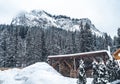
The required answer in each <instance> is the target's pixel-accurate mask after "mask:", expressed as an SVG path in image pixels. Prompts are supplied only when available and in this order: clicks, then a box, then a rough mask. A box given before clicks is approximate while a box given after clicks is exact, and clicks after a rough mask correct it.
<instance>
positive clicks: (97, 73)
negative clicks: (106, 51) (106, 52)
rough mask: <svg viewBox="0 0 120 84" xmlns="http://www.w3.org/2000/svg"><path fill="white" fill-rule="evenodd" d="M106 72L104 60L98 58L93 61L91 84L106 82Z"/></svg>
mask: <svg viewBox="0 0 120 84" xmlns="http://www.w3.org/2000/svg"><path fill="white" fill-rule="evenodd" d="M107 82H108V72H107V68H106V66H105V64H104V62H103V61H102V60H101V59H100V60H99V61H98V63H93V84H107Z"/></svg>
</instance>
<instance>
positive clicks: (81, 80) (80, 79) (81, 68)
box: [77, 60, 87, 84]
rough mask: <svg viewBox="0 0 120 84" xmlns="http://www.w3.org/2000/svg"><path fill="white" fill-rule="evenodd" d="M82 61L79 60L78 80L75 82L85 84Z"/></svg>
mask: <svg viewBox="0 0 120 84" xmlns="http://www.w3.org/2000/svg"><path fill="white" fill-rule="evenodd" d="M84 67H85V66H84V62H83V60H80V62H79V72H78V73H79V75H78V81H77V84H86V82H87V81H86V74H85V70H84Z"/></svg>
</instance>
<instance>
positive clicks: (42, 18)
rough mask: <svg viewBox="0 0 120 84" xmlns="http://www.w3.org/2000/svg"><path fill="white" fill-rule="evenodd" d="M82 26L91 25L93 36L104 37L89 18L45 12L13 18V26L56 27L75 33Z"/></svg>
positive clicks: (24, 13) (28, 13)
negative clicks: (76, 17) (75, 17)
mask: <svg viewBox="0 0 120 84" xmlns="http://www.w3.org/2000/svg"><path fill="white" fill-rule="evenodd" d="M81 22H82V25H83V27H84V25H85V24H86V23H87V24H89V26H90V28H91V31H92V32H93V34H96V35H98V36H102V35H103V33H102V32H100V31H99V30H98V29H97V28H96V27H95V26H94V25H93V24H92V23H91V21H90V20H89V19H88V18H82V19H74V18H70V17H67V16H63V15H58V16H55V15H51V14H49V13H47V12H45V11H43V10H33V11H31V12H22V13H20V14H18V15H17V17H15V18H13V20H12V22H11V24H13V25H23V26H43V27H44V28H48V27H56V28H62V29H65V30H70V31H75V30H80V23H81Z"/></svg>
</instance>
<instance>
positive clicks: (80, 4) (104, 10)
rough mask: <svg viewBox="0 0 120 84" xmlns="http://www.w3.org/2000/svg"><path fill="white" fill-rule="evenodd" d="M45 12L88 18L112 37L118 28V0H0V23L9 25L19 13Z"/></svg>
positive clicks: (119, 18) (119, 8)
mask: <svg viewBox="0 0 120 84" xmlns="http://www.w3.org/2000/svg"><path fill="white" fill-rule="evenodd" d="M33 9H40V10H45V11H46V12H48V13H50V14H55V15H59V14H60V15H67V16H70V17H72V18H89V19H90V20H91V21H92V23H93V24H94V25H95V26H96V28H98V29H99V30H100V31H102V32H107V33H108V34H110V35H111V36H112V37H113V35H116V33H117V29H118V27H120V0H0V23H1V24H9V23H10V22H11V20H12V18H13V17H15V16H16V15H17V14H18V13H19V12H21V11H30V10H33Z"/></svg>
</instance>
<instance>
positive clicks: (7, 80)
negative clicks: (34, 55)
mask: <svg viewBox="0 0 120 84" xmlns="http://www.w3.org/2000/svg"><path fill="white" fill-rule="evenodd" d="M0 84H76V79H72V78H67V77H63V76H62V75H61V74H59V73H58V72H57V71H56V70H54V69H53V68H52V67H51V66H49V65H48V64H47V63H44V62H38V63H35V64H33V65H31V66H28V67H26V68H24V69H10V70H6V71H0Z"/></svg>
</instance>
